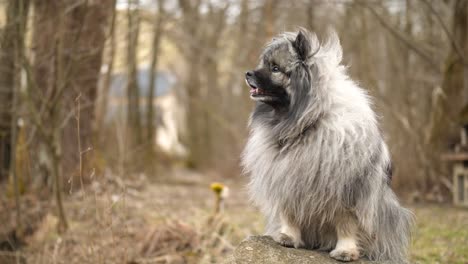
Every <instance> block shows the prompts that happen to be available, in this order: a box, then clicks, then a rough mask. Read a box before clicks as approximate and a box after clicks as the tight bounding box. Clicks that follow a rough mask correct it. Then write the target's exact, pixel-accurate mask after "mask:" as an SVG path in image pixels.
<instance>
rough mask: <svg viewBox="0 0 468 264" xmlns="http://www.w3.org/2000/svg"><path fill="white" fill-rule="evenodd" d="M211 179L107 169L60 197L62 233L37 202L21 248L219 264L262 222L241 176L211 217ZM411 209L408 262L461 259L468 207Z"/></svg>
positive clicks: (64, 257)
mask: <svg viewBox="0 0 468 264" xmlns="http://www.w3.org/2000/svg"><path fill="white" fill-rule="evenodd" d="M214 180H218V181H219V179H215V177H209V176H206V177H202V176H201V175H199V174H197V173H193V172H186V171H177V172H175V173H173V174H171V175H170V177H168V178H166V180H162V181H158V182H151V181H149V180H148V179H147V178H145V177H143V176H137V177H133V178H132V180H128V181H122V180H120V179H119V178H115V177H112V176H110V175H109V174H107V176H103V177H102V178H100V179H96V180H95V181H94V182H93V183H92V184H91V185H90V186H89V187H87V188H86V191H85V192H76V193H73V194H72V195H71V196H69V197H67V198H66V199H65V201H64V202H65V208H66V210H67V213H68V216H69V221H70V230H69V231H68V232H67V233H66V234H64V235H61V236H59V235H58V234H57V233H56V231H55V222H56V221H57V218H56V216H55V214H54V212H52V211H51V210H50V209H51V208H53V207H52V206H47V205H46V204H44V205H43V208H44V209H43V210H44V212H43V214H42V215H43V216H42V221H41V222H40V224H38V225H37V226H38V227H37V230H36V232H35V233H34V235H32V236H30V237H29V238H28V241H27V242H28V245H27V246H26V247H23V248H22V249H21V251H20V252H21V254H23V255H24V256H25V257H26V258H27V260H28V263H38V264H41V263H221V262H222V260H223V259H225V257H226V256H227V255H228V254H229V253H230V252H231V250H232V249H233V248H234V247H235V246H236V244H237V243H239V242H240V241H241V240H242V239H243V238H245V237H246V236H248V235H252V234H260V233H261V232H262V229H263V220H262V217H261V216H260V214H259V213H258V212H257V211H256V210H255V208H253V207H252V206H250V205H249V203H248V201H247V199H246V194H245V191H244V190H243V182H242V180H240V179H236V180H235V181H234V180H224V183H225V184H226V185H227V186H229V187H230V197H229V198H228V200H227V202H226V207H225V208H226V209H225V211H224V213H223V214H222V216H218V217H213V215H212V211H213V207H214V206H213V203H214V200H215V199H214V194H213V193H212V192H211V190H210V189H209V183H210V182H211V181H214ZM412 209H413V211H414V212H415V214H416V217H417V224H418V228H417V230H416V231H415V234H414V239H413V240H414V242H413V247H412V249H411V256H412V260H413V261H414V262H415V263H468V210H464V209H456V208H451V207H447V206H436V205H424V206H412ZM36 210H37V208H36Z"/></svg>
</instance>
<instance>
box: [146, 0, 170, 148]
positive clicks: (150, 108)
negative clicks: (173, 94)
mask: <svg viewBox="0 0 468 264" xmlns="http://www.w3.org/2000/svg"><path fill="white" fill-rule="evenodd" d="M164 2H165V1H164V0H158V15H157V17H156V19H155V21H154V27H153V31H154V33H153V34H154V35H153V43H152V45H151V65H150V73H149V74H150V76H149V82H148V98H147V99H148V101H147V106H146V107H147V110H146V126H147V133H146V135H147V141H148V142H150V144H151V149H153V147H154V142H155V136H156V135H155V132H156V126H155V123H154V122H155V119H156V118H155V117H156V114H155V112H154V102H153V101H154V96H155V93H156V91H155V90H156V89H157V86H156V85H157V84H156V77H157V66H158V56H159V46H160V44H161V38H162V35H163V30H164V29H163V27H164V20H165V17H164V16H165V11H164ZM156 95H157V93H156Z"/></svg>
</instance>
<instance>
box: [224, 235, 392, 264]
mask: <svg viewBox="0 0 468 264" xmlns="http://www.w3.org/2000/svg"><path fill="white" fill-rule="evenodd" d="M247 263H256V264H279V263H288V264H289V263H294V264H306V263H307V264H337V263H345V262H339V261H336V260H334V259H332V258H330V257H329V256H328V253H327V252H319V251H312V250H306V249H295V248H286V247H282V246H280V245H279V244H278V243H276V242H275V241H273V239H271V238H270V237H267V236H252V237H249V238H247V239H245V240H244V241H242V242H241V243H240V245H239V246H238V247H237V248H236V249H235V250H234V253H233V254H232V255H231V256H230V258H228V260H227V262H226V264H247ZM350 263H353V264H371V263H372V264H389V262H376V261H369V260H365V259H360V260H357V261H354V262H350Z"/></svg>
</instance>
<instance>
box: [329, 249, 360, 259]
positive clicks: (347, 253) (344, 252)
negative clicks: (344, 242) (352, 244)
mask: <svg viewBox="0 0 468 264" xmlns="http://www.w3.org/2000/svg"><path fill="white" fill-rule="evenodd" d="M330 257H332V258H334V259H336V260H339V261H345V262H349V261H354V260H358V259H359V250H358V249H357V248H354V249H340V248H336V249H334V250H332V252H330Z"/></svg>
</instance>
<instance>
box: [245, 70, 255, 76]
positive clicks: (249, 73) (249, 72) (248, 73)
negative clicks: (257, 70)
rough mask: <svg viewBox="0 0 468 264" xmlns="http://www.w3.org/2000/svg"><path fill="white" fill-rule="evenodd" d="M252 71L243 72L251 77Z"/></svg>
mask: <svg viewBox="0 0 468 264" xmlns="http://www.w3.org/2000/svg"><path fill="white" fill-rule="evenodd" d="M253 74H254V73H253V71H248V72H246V73H245V77H252V76H253Z"/></svg>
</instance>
